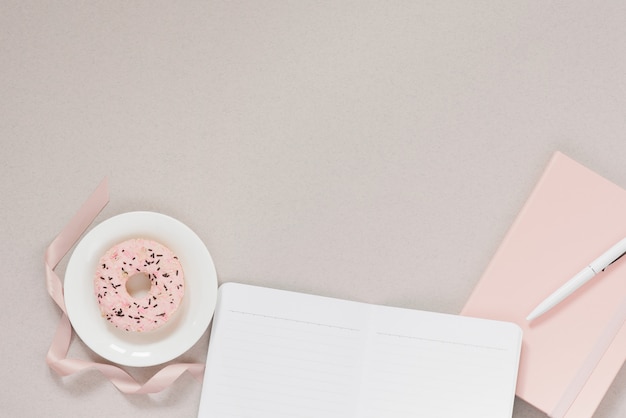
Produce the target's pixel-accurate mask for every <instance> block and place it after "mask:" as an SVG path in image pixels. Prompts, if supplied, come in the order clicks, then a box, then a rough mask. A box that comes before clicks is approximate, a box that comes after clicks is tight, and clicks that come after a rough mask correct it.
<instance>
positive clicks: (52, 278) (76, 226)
mask: <svg viewBox="0 0 626 418" xmlns="http://www.w3.org/2000/svg"><path fill="white" fill-rule="evenodd" d="M108 202H109V191H108V182H107V180H106V179H104V180H103V181H102V183H100V185H99V186H98V187H97V189H96V190H95V191H94V192H93V193H92V194H91V196H90V197H89V199H87V201H86V202H85V203H84V204H83V206H82V207H81V208H80V209H79V211H78V212H77V213H76V215H74V217H73V218H72V220H71V221H70V222H69V223H68V224H67V225H66V226H65V228H63V230H62V231H61V233H59V235H57V237H56V238H55V239H54V241H52V243H51V244H50V246H49V247H48V248H47V249H46V254H45V268H46V285H47V287H48V293H49V294H50V296H51V297H52V299H54V301H55V302H56V304H57V305H59V307H60V308H61V310H62V311H63V316H62V317H61V321H60V323H59V326H58V327H57V330H56V333H55V335H54V338H53V340H52V344H51V345H50V349H49V350H48V354H47V356H46V362H47V363H48V366H50V368H51V369H52V370H54V371H55V372H57V373H58V374H59V375H61V376H69V375H72V374H75V373H78V372H80V371H83V370H86V369H90V368H93V369H96V370H99V371H100V372H101V373H102V374H103V375H104V376H106V377H107V378H108V379H109V380H111V382H112V383H113V384H114V385H115V387H117V388H118V389H119V390H120V391H121V392H123V393H136V394H142V393H156V392H160V391H162V390H163V389H165V388H167V387H168V386H170V385H171V384H172V383H174V381H176V379H178V378H179V377H180V376H181V375H182V374H183V373H184V372H189V373H190V374H191V375H192V376H193V377H195V378H196V379H197V380H198V381H200V382H201V381H202V376H203V374H204V364H202V363H178V364H170V365H167V366H165V367H164V368H163V369H161V370H160V371H159V372H157V373H156V374H155V375H154V376H152V377H151V378H150V379H149V380H148V381H147V382H146V383H144V384H143V385H142V384H140V383H139V382H137V381H136V380H135V379H134V378H133V377H132V376H130V375H129V374H128V373H126V372H125V371H124V370H122V369H121V368H120V367H118V366H114V365H112V364H104V363H96V362H92V361H85V360H79V359H72V358H67V352H68V350H69V347H70V343H71V338H72V325H71V323H70V320H69V318H68V317H67V312H66V310H65V300H64V298H63V284H62V283H61V280H60V279H59V276H58V275H57V274H56V273H55V272H54V269H55V268H56V266H57V265H58V264H59V262H60V261H61V259H63V257H64V256H65V255H66V254H67V252H68V251H69V250H70V248H72V246H73V245H74V244H75V243H76V242H77V241H78V239H79V238H80V236H81V235H82V234H83V232H85V230H86V229H87V228H88V227H89V225H91V223H92V222H93V220H94V219H95V218H96V216H97V215H98V214H99V213H100V211H101V210H102V208H104V206H106V204H107V203H108Z"/></svg>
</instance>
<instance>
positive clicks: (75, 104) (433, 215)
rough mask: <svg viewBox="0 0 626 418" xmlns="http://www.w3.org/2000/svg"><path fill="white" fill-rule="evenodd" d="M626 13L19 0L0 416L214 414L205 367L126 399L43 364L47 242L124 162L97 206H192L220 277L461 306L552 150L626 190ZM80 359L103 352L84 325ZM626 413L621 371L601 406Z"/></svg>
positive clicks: (2, 57) (0, 31)
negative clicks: (199, 374)
mask: <svg viewBox="0 0 626 418" xmlns="http://www.w3.org/2000/svg"><path fill="white" fill-rule="evenodd" d="M625 18H626V6H625V4H624V3H623V2H620V1H605V2H598V3H597V4H593V3H592V2H580V1H573V2H572V1H570V2H566V1H549V2H545V1H519V2H499V1H475V2H466V1H440V2H435V1H415V2H414V1H389V2H370V1H364V2H351V1H344V2H333V1H282V0H279V1H273V2H255V1H206V2H201V1H182V2H166V1H133V2H128V1H117V0H114V1H107V2H79V3H77V2H70V1H59V2H37V1H26V2H23V1H7V0H4V1H1V2H0V145H1V147H0V173H2V176H1V178H0V197H1V200H0V202H1V203H0V216H1V219H2V221H1V222H0V234H1V236H2V238H3V239H2V242H1V244H0V265H1V266H2V268H3V274H2V279H1V280H2V283H3V284H4V286H3V297H2V300H3V302H2V312H3V313H4V323H3V325H2V326H1V327H0V340H1V341H2V343H1V344H0V361H1V364H0V367H1V369H0V370H1V373H2V379H1V381H0V411H2V415H3V416H11V417H30V416H33V417H34V416H47V417H76V416H89V417H110V416H116V417H142V416H145V417H151V418H157V417H172V416H180V417H194V416H195V414H196V413H197V408H198V403H199V399H200V392H201V385H200V384H199V383H198V382H196V381H195V380H194V379H193V378H191V377H190V376H188V375H185V376H183V377H182V378H181V379H180V380H179V381H177V382H176V383H175V384H174V385H173V386H172V387H170V388H168V389H166V390H165V391H163V392H161V393H159V394H156V395H149V396H139V395H136V396H128V395H123V394H121V393H120V392H118V391H117V390H116V389H115V388H114V387H113V386H112V385H111V384H110V383H109V382H108V381H107V380H106V379H104V378H103V377H102V376H101V375H100V374H99V373H97V372H95V371H86V372H83V373H80V374H78V375H75V376H71V377H66V378H60V377H58V376H57V375H56V374H54V373H53V372H52V371H51V370H50V369H49V368H48V367H47V365H46V363H45V361H44V358H45V354H46V351H47V349H48V346H49V344H50V342H51V340H52V336H53V333H54V330H55V326H56V324H57V322H58V320H59V317H60V311H59V309H58V308H57V307H56V306H55V305H54V303H53V302H52V301H51V299H50V298H49V297H48V295H47V292H46V289H45V286H44V275H43V273H44V270H43V261H42V260H43V252H44V250H45V248H46V246H47V245H48V244H49V243H50V241H51V240H52V239H53V238H54V236H55V235H56V234H57V233H58V232H59V231H60V229H61V228H62V227H63V226H64V225H65V223H66V222H67V221H68V220H69V219H70V218H71V216H72V215H73V214H74V213H75V211H76V210H77V208H78V207H79V206H80V204H81V203H82V202H83V201H84V199H85V198H86V197H87V196H88V195H89V193H90V192H91V191H92V190H93V189H94V188H95V186H96V185H97V184H98V183H99V181H100V180H101V179H102V178H103V177H105V176H106V177H108V178H109V181H110V187H111V201H110V203H109V205H108V206H107V207H106V208H105V209H104V211H103V212H102V213H101V214H100V215H99V217H98V219H97V222H100V221H102V220H104V219H107V218H108V217H110V216H113V215H115V214H118V213H123V212H127V211H132V210H152V211H157V212H162V213H166V214H168V215H171V216H173V217H175V218H178V219H180V220H181V221H183V222H184V223H186V224H187V225H189V226H190V227H191V228H192V229H193V230H194V231H196V233H197V234H198V235H199V236H200V237H201V238H202V240H203V241H204V242H205V244H206V245H207V247H208V248H209V250H210V252H211V254H212V256H213V258H214V261H215V264H216V267H217V273H218V277H219V280H220V283H222V282H226V281H239V282H244V283H250V284H258V285H266V286H273V287H278V288H283V289H289V290H296V291H303V292H310V293H315V294H321V295H328V296H334V297H340V298H346V299H352V300H358V301H365V302H372V303H380V304H387V305H394V306H402V307H409V308H418V309H426V310H433V311H438V312H448V313H458V312H459V311H460V310H461V308H462V306H463V304H464V302H465V300H466V299H467V297H468V296H469V294H470V292H471V290H472V288H473V287H474V285H475V284H476V282H477V281H478V279H479V277H480V275H481V274H482V272H483V271H484V269H485V267H486V265H487V263H488V261H489V260H490V258H491V257H492V255H493V253H494V251H495V250H496V248H497V247H498V245H499V244H500V242H501V240H502V238H503V236H504V234H505V233H506V231H507V229H508V227H509V226H510V224H511V222H512V221H513V219H514V217H515V216H516V214H517V212H518V211H519V209H520V208H521V206H522V204H523V203H524V201H525V200H526V198H527V197H528V194H529V193H530V191H531V189H532V187H533V186H534V184H535V182H536V181H537V179H538V177H539V175H540V174H541V172H542V170H543V168H544V167H545V165H546V163H547V162H548V160H549V158H550V156H551V155H552V153H553V152H554V151H556V150H560V151H562V152H564V153H566V154H567V155H569V156H571V157H573V158H575V159H576V160H578V161H580V162H581V163H583V164H585V165H587V166H588V167H590V168H592V169H594V170H595V171H597V172H598V173H600V174H602V175H603V176H605V177H607V178H609V179H610V180H612V181H614V182H615V183H617V184H620V185H622V186H626V164H625V163H624V161H625V159H624V155H626V141H625V140H624V139H625V133H626V112H625V109H626V48H625V45H626V25H624V21H625ZM66 262H67V259H65V260H64V261H63V262H62V263H61V265H60V266H59V269H58V271H59V272H60V273H61V274H62V273H63V271H64V269H65V265H66ZM207 344H208V333H207V334H205V335H204V336H203V338H202V339H201V340H200V341H199V342H198V343H197V344H196V345H195V346H194V347H193V348H192V349H191V350H190V351H189V352H188V353H186V354H185V355H183V356H182V358H181V359H182V360H186V361H199V362H202V361H203V360H204V359H205V356H206V348H207ZM70 355H71V356H73V357H78V358H85V359H93V358H95V356H94V355H93V354H92V353H91V352H90V351H89V349H88V348H87V347H86V346H85V345H84V344H83V343H82V342H81V341H80V339H78V338H74V340H73V342H72V346H71V349H70ZM156 370H158V368H148V369H131V373H132V374H133V375H135V376H137V377H138V378H139V379H140V380H145V379H146V378H147V377H148V376H150V375H152V374H153V373H154V372H155V371H156ZM625 415H626V373H625V372H624V371H621V372H620V374H619V375H618V377H617V379H616V380H615V382H614V384H613V385H612V386H611V388H610V390H609V391H608V393H607V395H606V397H605V399H604V400H603V402H602V404H601V405H600V407H599V409H598V412H597V414H596V415H595V416H596V417H599V418H608V417H621V416H625ZM541 416H544V415H543V414H542V413H541V412H540V411H538V410H536V409H535V408H533V407H532V406H530V405H528V404H526V403H525V402H523V401H521V400H519V399H518V400H516V405H515V411H514V417H515V418H535V417H541Z"/></svg>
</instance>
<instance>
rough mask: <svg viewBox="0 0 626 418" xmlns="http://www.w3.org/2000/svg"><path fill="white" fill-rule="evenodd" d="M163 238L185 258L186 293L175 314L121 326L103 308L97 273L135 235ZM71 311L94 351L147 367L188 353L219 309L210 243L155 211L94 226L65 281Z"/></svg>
mask: <svg viewBox="0 0 626 418" xmlns="http://www.w3.org/2000/svg"><path fill="white" fill-rule="evenodd" d="M130 238H147V239H152V240H154V241H157V242H160V243H162V244H163V245H165V246H166V247H168V248H169V249H171V250H172V251H173V252H174V253H175V254H176V255H177V256H178V258H179V260H180V263H181V265H182V266H183V271H184V273H185V296H184V297H183V301H182V303H181V306H180V307H179V309H178V311H177V312H176V314H175V315H174V316H173V317H172V320H171V321H169V322H168V323H167V324H165V325H164V326H163V327H161V328H159V329H157V330H154V331H150V332H142V333H134V332H127V331H124V330H121V329H118V328H116V327H115V326H113V325H111V324H110V323H109V322H108V321H106V320H105V319H104V318H103V317H102V316H101V314H100V308H99V307H98V302H97V301H96V296H95V295H94V287H93V277H94V274H95V272H96V266H97V265H98V261H99V260H100V257H102V255H104V253H105V252H106V251H107V250H108V249H109V248H111V247H112V246H114V245H116V244H118V243H120V242H122V241H124V240H127V239H130ZM63 286H64V293H65V307H66V309H67V315H68V317H69V319H70V322H71V323H72V326H73V327H74V330H75V331H76V333H77V334H78V336H79V337H80V338H81V339H82V340H83V341H84V342H85V344H87V346H89V348H91V349H92V350H93V351H94V352H96V353H97V354H99V355H100V356H102V357H104V358H105V359H107V360H110V361H112V362H114V363H118V364H121V365H125V366H133V367H146V366H154V365H157V364H161V363H165V362H167V361H169V360H172V359H174V358H176V357H178V356H179V355H181V354H183V353H184V352H185V351H187V350H188V349H189V348H191V346H192V345H194V344H195V343H196V342H197V341H198V339H200V337H201V336H202V335H203V334H204V332H205V331H206V329H207V327H208V326H209V323H210V322H211V318H212V317H213V311H214V309H215V303H216V299H217V274H216V272H215V266H214V264H213V260H212V258H211V255H210V254H209V251H208V250H207V248H206V246H205V245H204V243H203V242H202V240H200V238H199V237H198V236H197V235H196V234H195V233H194V232H193V231H192V230H191V229H189V227H187V226H186V225H184V224H183V223H181V222H180V221H177V220H176V219H174V218H171V217H169V216H166V215H162V214H160V213H154V212H128V213H124V214H121V215H117V216H114V217H112V218H110V219H107V220H106V221H104V222H102V223H101V224H99V225H98V226H96V227H95V228H93V229H92V230H91V231H90V232H89V233H88V234H87V235H85V237H84V238H83V239H82V240H81V241H80V242H79V243H78V245H77V246H76V249H75V250H74V252H73V254H72V256H71V258H70V260H69V263H68V265H67V269H66V272H65V281H64V285H63Z"/></svg>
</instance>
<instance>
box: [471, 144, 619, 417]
mask: <svg viewBox="0 0 626 418" xmlns="http://www.w3.org/2000/svg"><path fill="white" fill-rule="evenodd" d="M624 237H626V191H624V190H623V189H621V188H620V187H618V186H616V185H615V184H613V183H611V182H609V181H608V180H606V179H604V178H602V177H601V176H599V175H598V174H596V173H594V172H592V171H590V170H589V169H587V168H586V167H584V166H582V165H580V164H579V163H577V162H575V161H573V160H571V159H570V158H568V157H566V156H565V155H563V154H561V153H558V152H557V153H555V155H554V156H553V157H552V159H551V160H550V163H549V164H548V167H547V168H546V170H545V172H544V173H543V175H542V176H541V179H540V180H539V182H538V183H537V185H536V186H535V189H534V190H533V192H532V193H531V195H530V197H529V199H528V201H527V202H526V204H525V205H524V207H523V208H522V210H521V211H520V213H519V215H518V216H517V218H516V219H515V221H514V223H513V225H512V226H511V228H510V230H509V231H508V233H507V234H506V236H505V238H504V241H503V242H502V244H501V245H500V247H499V249H498V250H497V252H496V254H495V255H494V257H493V259H492V260H491V262H490V264H489V265H488V266H487V269H486V271H485V273H484V275H483V276H482V278H481V279H480V281H479V282H478V285H477V286H476V288H475V289H474V291H473V293H472V295H471V296H470V298H469V300H468V302H467V304H466V305H465V307H464V308H463V311H462V314H463V315H470V316H477V317H483V318H492V319H499V320H504V321H511V322H515V323H517V324H518V325H519V326H521V327H522V329H523V332H524V338H523V345H522V356H521V361H520V371H519V378H518V384H517V392H516V393H517V395H518V396H519V397H520V398H522V399H524V400H525V401H527V402H529V403H531V404H532V405H535V406H536V407H537V408H539V409H541V410H542V411H544V412H545V413H547V414H548V415H549V416H551V417H555V418H558V417H567V418H575V417H576V418H578V417H580V418H589V417H591V416H592V415H593V413H594V411H595V410H596V408H597V406H598V404H599V403H600V401H601V399H602V397H603V396H604V394H605V393H606V391H607V389H608V388H609V386H610V385H611V382H612V381H613V379H614V377H615V375H616V374H617V372H618V371H619V370H620V368H621V366H622V364H623V363H624V360H625V359H626V327H624V326H623V325H624V320H625V319H626V257H625V258H623V259H620V260H618V261H617V262H616V263H614V264H612V265H610V266H609V267H608V268H607V269H606V270H605V271H604V272H603V273H601V274H600V275H598V276H596V277H595V278H594V279H593V280H591V281H590V282H588V283H587V284H585V285H584V286H583V287H582V288H580V289H579V290H578V291H576V292H575V293H574V294H572V295H571V296H570V297H569V298H567V299H566V300H565V301H564V302H562V303H561V304H559V305H557V307H555V308H554V309H552V310H551V311H549V312H548V313H546V314H544V315H543V316H541V317H539V318H538V319H536V320H535V321H533V322H532V323H528V322H527V321H526V319H525V318H526V316H527V315H528V314H529V313H530V311H531V310H533V308H534V307H535V306H536V305H537V304H538V303H539V302H541V301H542V300H543V299H544V298H545V297H546V296H548V295H549V294H550V293H552V292H553V291H554V290H556V289H557V288H558V287H559V286H561V285H562V284H563V283H564V282H566V281H567V280H568V279H569V278H571V277H572V276H573V275H574V274H576V273H578V272H579V271H580V270H581V269H583V268H584V267H585V266H586V265H588V264H589V262H591V261H592V260H593V259H595V258H596V257H598V256H599V255H600V254H602V253H603V252H604V251H605V250H607V249H608V248H609V247H611V246H612V245H613V244H615V243H616V242H618V241H619V240H621V239H622V238H624Z"/></svg>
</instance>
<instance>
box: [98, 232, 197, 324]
mask: <svg viewBox="0 0 626 418" xmlns="http://www.w3.org/2000/svg"><path fill="white" fill-rule="evenodd" d="M138 274H144V275H145V276H146V277H148V278H149V279H150V290H149V292H148V294H147V295H145V296H141V297H133V296H132V295H130V294H129V293H128V290H127V289H126V283H127V282H128V279H130V278H131V277H133V276H135V275H138ZM94 291H95V294H96V297H97V299H98V305H99V306H100V311H101V312H102V316H103V317H104V318H105V319H106V320H107V321H109V322H111V323H112V324H113V325H115V326H116V327H118V328H121V329H123V330H126V331H134V332H143V331H151V330H155V329H157V328H159V327H161V326H163V325H165V324H166V323H167V321H168V320H169V319H170V318H171V317H172V315H174V313H175V312H176V310H177V309H178V307H179V306H180V303H181V300H182V298H183V296H184V294H185V290H184V278H183V268H182V266H181V264H180V262H179V261H178V257H176V255H175V254H174V253H173V252H172V251H171V250H170V249H169V248H167V247H165V246H164V245H162V244H159V243H158V242H155V241H151V240H147V239H129V240H127V241H124V242H122V243H119V244H117V245H116V246H114V247H112V248H110V249H109V250H108V251H107V252H106V253H105V254H104V255H103V256H102V258H100V262H99V263H98V268H97V270H96V274H95V276H94Z"/></svg>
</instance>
